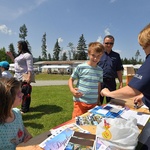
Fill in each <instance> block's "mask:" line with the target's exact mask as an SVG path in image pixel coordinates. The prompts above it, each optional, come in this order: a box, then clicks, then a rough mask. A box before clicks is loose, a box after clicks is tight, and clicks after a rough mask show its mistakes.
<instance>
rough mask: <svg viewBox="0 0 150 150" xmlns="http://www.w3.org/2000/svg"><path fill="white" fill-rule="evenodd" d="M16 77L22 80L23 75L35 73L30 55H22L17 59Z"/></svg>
mask: <svg viewBox="0 0 150 150" xmlns="http://www.w3.org/2000/svg"><path fill="white" fill-rule="evenodd" d="M14 68H15V77H16V78H17V79H18V80H22V74H23V73H27V72H28V71H31V72H32V71H33V57H32V55H31V54H29V53H23V54H20V55H19V56H18V57H16V58H15V64H14Z"/></svg>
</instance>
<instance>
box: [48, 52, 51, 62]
mask: <svg viewBox="0 0 150 150" xmlns="http://www.w3.org/2000/svg"><path fill="white" fill-rule="evenodd" d="M48 60H49V61H51V54H50V53H49V54H48Z"/></svg>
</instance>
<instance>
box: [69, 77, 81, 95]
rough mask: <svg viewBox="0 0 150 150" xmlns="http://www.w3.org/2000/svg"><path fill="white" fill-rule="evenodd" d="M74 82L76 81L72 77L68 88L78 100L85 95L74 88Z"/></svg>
mask: <svg viewBox="0 0 150 150" xmlns="http://www.w3.org/2000/svg"><path fill="white" fill-rule="evenodd" d="M73 82H74V79H73V78H72V77H70V79H69V80H68V86H69V89H70V92H71V93H72V94H73V95H74V96H75V97H77V98H79V97H81V96H82V95H83V94H82V93H81V92H78V88H74V86H73Z"/></svg>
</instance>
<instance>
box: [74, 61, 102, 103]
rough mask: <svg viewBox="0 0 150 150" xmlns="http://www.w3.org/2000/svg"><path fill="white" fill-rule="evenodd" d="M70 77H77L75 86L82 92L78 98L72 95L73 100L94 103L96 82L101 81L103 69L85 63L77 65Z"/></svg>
mask: <svg viewBox="0 0 150 150" xmlns="http://www.w3.org/2000/svg"><path fill="white" fill-rule="evenodd" d="M71 77H72V78H73V79H74V80H75V79H77V85H76V87H77V88H78V89H79V90H80V92H81V93H83V96H82V97H80V98H76V97H73V100H74V101H80V102H84V103H87V104H95V103H96V102H97V98H98V94H99V93H98V84H99V83H100V82H103V70H102V68H100V67H99V66H96V67H92V66H89V65H88V64H87V63H83V64H80V65H78V66H77V67H76V68H75V69H74V71H73V73H72V75H71Z"/></svg>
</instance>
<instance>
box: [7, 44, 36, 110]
mask: <svg viewBox="0 0 150 150" xmlns="http://www.w3.org/2000/svg"><path fill="white" fill-rule="evenodd" d="M7 55H8V56H9V57H10V58H11V60H12V61H13V62H14V68H15V74H14V77H15V78H17V80H18V81H21V82H22V92H23V94H24V96H23V101H22V105H21V111H22V112H23V113H26V112H28V111H29V107H30V102H31V96H30V95H31V90H32V87H31V85H30V83H31V75H32V74H33V73H34V72H33V56H32V54H31V52H30V51H29V49H28V45H27V43H26V42H25V41H18V55H17V57H16V58H14V56H13V55H12V53H11V52H7ZM25 73H26V74H27V78H26V80H23V74H25Z"/></svg>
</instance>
